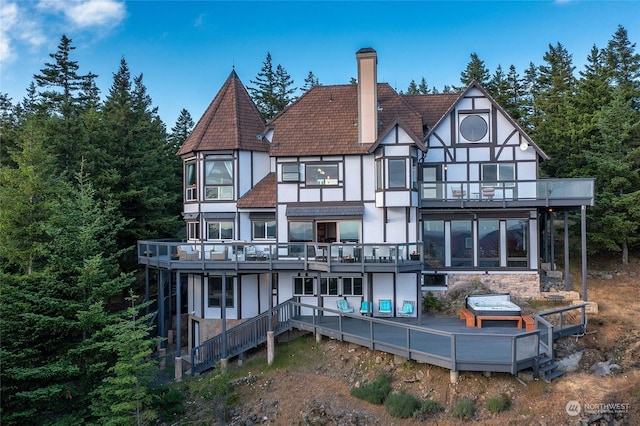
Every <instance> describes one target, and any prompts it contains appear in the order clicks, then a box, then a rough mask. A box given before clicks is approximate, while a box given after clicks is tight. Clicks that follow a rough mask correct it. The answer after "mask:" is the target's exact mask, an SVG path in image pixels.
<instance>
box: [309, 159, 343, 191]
mask: <svg viewBox="0 0 640 426" xmlns="http://www.w3.org/2000/svg"><path fill="white" fill-rule="evenodd" d="M305 184H307V185H321V186H325V185H329V186H333V185H337V184H338V164H335V163H333V164H332V163H311V164H307V165H305Z"/></svg>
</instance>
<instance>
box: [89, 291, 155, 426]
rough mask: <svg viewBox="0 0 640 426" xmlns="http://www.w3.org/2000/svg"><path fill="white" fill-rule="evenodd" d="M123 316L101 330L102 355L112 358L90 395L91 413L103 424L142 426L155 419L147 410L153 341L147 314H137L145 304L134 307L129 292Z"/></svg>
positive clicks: (149, 403)
mask: <svg viewBox="0 0 640 426" xmlns="http://www.w3.org/2000/svg"><path fill="white" fill-rule="evenodd" d="M126 301H127V302H128V303H129V307H128V308H127V310H126V312H125V314H124V315H123V316H122V317H121V318H120V320H118V321H117V322H115V323H113V324H110V325H108V326H107V327H105V330H104V332H103V334H104V336H103V338H102V341H101V343H100V346H101V349H102V351H103V352H105V353H113V354H115V355H116V362H115V364H114V365H113V366H112V367H110V368H109V373H110V374H109V375H108V376H107V377H105V378H104V380H103V381H102V384H100V385H99V386H98V387H97V389H96V390H95V391H94V392H92V403H91V411H92V413H93V415H94V416H95V417H96V418H97V419H98V420H99V422H100V424H105V425H113V426H120V425H128V424H130V425H142V424H148V423H149V422H151V421H152V420H155V418H156V414H155V413H154V412H153V411H152V410H151V408H150V407H151V405H152V401H153V395H152V393H151V392H150V385H151V382H152V380H153V379H154V378H155V375H156V373H157V366H156V363H155V361H154V360H152V359H151V358H150V355H151V354H152V352H153V349H154V347H155V346H156V344H157V340H155V339H152V338H151V331H152V327H150V326H148V325H147V321H148V320H149V318H150V315H146V316H142V315H141V314H140V313H141V311H142V309H144V307H145V305H144V304H143V305H136V303H135V301H136V297H135V295H134V294H133V293H132V292H130V293H129V296H128V297H127V298H126Z"/></svg>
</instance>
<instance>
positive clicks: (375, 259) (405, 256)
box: [137, 240, 423, 273]
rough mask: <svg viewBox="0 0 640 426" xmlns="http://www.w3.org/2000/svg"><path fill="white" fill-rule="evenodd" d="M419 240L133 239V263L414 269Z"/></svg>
mask: <svg viewBox="0 0 640 426" xmlns="http://www.w3.org/2000/svg"><path fill="white" fill-rule="evenodd" d="M421 252H422V243H421V242H413V243H400V244H361V243H331V244H329V243H313V242H309V243H282V244H276V243H272V244H268V243H265V244H261V243H254V242H247V241H230V242H219V243H218V242H213V241H205V242H198V243H193V242H186V241H179V240H147V241H138V246H137V254H138V263H139V264H141V265H148V266H151V267H156V268H160V269H170V270H180V271H183V272H197V271H206V270H228V271H247V272H250V271H256V272H257V271H264V270H308V271H321V272H353V273H355V272H417V271H420V270H421V267H422V264H423V260H422V255H421Z"/></svg>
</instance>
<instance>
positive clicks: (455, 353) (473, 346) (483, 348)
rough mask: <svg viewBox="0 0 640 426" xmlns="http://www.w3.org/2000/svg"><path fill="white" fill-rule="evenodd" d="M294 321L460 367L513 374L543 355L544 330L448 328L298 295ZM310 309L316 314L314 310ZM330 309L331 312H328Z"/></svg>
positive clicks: (323, 332) (303, 326) (409, 356)
mask: <svg viewBox="0 0 640 426" xmlns="http://www.w3.org/2000/svg"><path fill="white" fill-rule="evenodd" d="M289 303H290V304H291V305H292V306H294V307H295V308H294V312H300V311H301V310H304V312H305V316H300V315H294V316H293V317H292V318H291V325H292V327H295V328H299V329H302V330H307V331H311V332H313V333H318V334H321V335H324V336H328V337H331V338H334V339H338V340H342V341H347V342H351V343H356V344H359V345H361V346H366V347H368V348H370V349H372V350H380V351H383V352H387V353H392V354H396V355H401V356H404V357H406V358H407V359H412V360H416V361H420V362H426V363H430V364H434V365H438V366H441V367H444V368H449V369H451V370H454V371H458V370H460V371H463V370H469V371H501V372H510V373H512V374H515V373H517V372H518V371H520V370H522V369H524V368H529V367H533V366H534V364H535V362H536V359H537V357H538V346H539V331H537V330H536V331H531V332H523V333H520V334H516V335H505V334H500V333H490V332H487V331H486V330H485V332H483V333H482V334H478V333H474V332H448V331H443V330H436V329H432V328H428V327H423V326H418V325H412V324H407V323H401V322H395V321H390V320H384V319H379V318H373V317H368V316H364V317H363V316H360V315H356V314H353V315H352V314H345V313H341V312H339V311H337V310H334V309H330V308H321V307H317V306H314V305H308V304H304V303H299V302H295V301H290V302H289ZM309 312H310V315H309V314H308V313H309ZM326 314H329V315H331V316H327V315H326Z"/></svg>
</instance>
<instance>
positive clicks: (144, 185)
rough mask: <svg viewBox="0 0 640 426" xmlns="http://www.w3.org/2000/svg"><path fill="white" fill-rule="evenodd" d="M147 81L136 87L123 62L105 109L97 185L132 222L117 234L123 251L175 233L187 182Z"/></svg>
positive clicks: (128, 260)
mask: <svg viewBox="0 0 640 426" xmlns="http://www.w3.org/2000/svg"><path fill="white" fill-rule="evenodd" d="M142 80H143V78H142V75H140V76H138V77H135V78H134V79H133V88H132V81H131V77H130V72H129V67H128V65H127V63H126V61H125V60H124V59H122V60H121V62H120V68H119V70H118V72H117V73H116V74H114V78H113V85H112V86H111V88H110V90H109V95H108V96H107V99H106V100H105V103H104V107H103V111H104V113H103V117H104V121H105V125H106V126H107V128H108V130H109V133H108V134H107V135H105V139H106V142H105V143H104V147H105V150H104V153H103V157H102V159H101V162H102V166H101V170H100V174H99V176H98V179H97V183H98V185H99V187H100V189H101V192H102V193H104V194H109V196H111V197H113V199H114V200H116V201H117V202H118V206H119V210H120V215H121V216H122V217H123V218H125V219H126V220H128V221H131V222H130V224H129V225H128V226H127V227H126V228H125V229H124V230H123V231H122V232H120V234H119V235H118V241H119V243H118V247H120V248H130V247H133V246H134V245H135V244H136V241H137V240H140V239H148V238H160V237H166V236H167V235H175V234H176V232H177V230H178V229H179V228H180V226H181V224H180V221H179V214H180V200H181V194H182V180H181V179H177V178H176V175H175V173H176V163H177V162H179V159H178V158H177V157H176V156H175V149H174V147H173V146H172V145H171V144H170V143H168V142H167V135H166V129H165V127H164V124H163V123H162V121H161V120H160V118H159V117H158V114H157V108H153V106H152V101H151V97H150V96H149V95H148V93H147V90H146V87H145V86H144V84H143V81H142ZM123 262H124V263H123V264H122V266H123V269H124V270H129V269H132V268H133V267H134V265H135V262H136V260H135V254H134V253H131V252H129V253H128V254H127V256H126V257H125V258H123Z"/></svg>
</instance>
